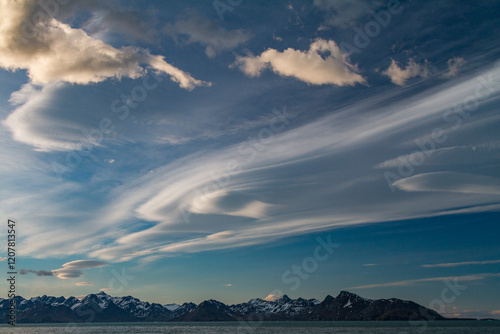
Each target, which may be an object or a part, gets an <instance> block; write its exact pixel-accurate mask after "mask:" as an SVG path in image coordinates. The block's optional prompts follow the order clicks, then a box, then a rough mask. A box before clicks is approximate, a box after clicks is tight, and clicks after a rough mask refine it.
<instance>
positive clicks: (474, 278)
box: [348, 273, 500, 289]
mask: <svg viewBox="0 0 500 334" xmlns="http://www.w3.org/2000/svg"><path fill="white" fill-rule="evenodd" d="M490 277H500V274H497V273H485V274H474V275H466V276H448V277H431V278H422V279H414V280H406V281H398V282H390V283H381V284H369V285H360V286H355V287H350V288H348V289H371V288H383V287H390V286H413V285H417V284H420V283H428V282H438V281H440V282H442V281H455V282H457V281H458V282H470V281H481V280H483V279H486V278H490Z"/></svg>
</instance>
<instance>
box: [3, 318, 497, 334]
mask: <svg viewBox="0 0 500 334" xmlns="http://www.w3.org/2000/svg"><path fill="white" fill-rule="evenodd" d="M0 333H23V334H42V333H44V334H45V333H51V334H91V333H92V334H93V333H96V334H97V333H99V334H112V333H113V334H126V333H134V334H142V333H144V334H146V333H147V334H149V333H169V334H192V333H200V334H226V333H227V334H229V333H236V334H251V333H254V334H299V333H300V334H326V333H329V334H330V333H335V334H337V333H339V334H341V333H342V334H354V333H364V334H476V333H477V334H479V333H485V334H488V333H500V321H434V322H429V323H424V322H415V323H409V322H402V321H389V322H375V321H369V322H366V321H363V322H359V321H353V322H344V321H336V322H263V323H257V322H255V323H247V322H245V323H244V322H241V323H237V322H235V323H232V322H211V323H171V322H170V323H89V324H78V325H67V324H18V325H17V326H16V327H15V328H14V327H12V326H6V325H4V326H0Z"/></svg>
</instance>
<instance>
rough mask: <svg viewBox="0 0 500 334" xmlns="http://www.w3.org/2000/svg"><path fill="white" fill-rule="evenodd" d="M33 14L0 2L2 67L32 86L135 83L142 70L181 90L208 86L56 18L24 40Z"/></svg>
mask: <svg viewBox="0 0 500 334" xmlns="http://www.w3.org/2000/svg"><path fill="white" fill-rule="evenodd" d="M35 10H36V2H35V1H9V0H2V1H1V2H0V11H1V12H2V13H3V16H4V18H3V19H2V21H1V22H0V67H1V68H4V69H8V70H17V69H26V70H27V71H28V76H29V77H30V79H31V82H32V83H34V84H47V83H50V82H55V81H63V82H69V83H75V84H89V83H95V82H101V81H104V80H106V79H108V78H118V79H120V78H122V77H129V78H138V77H140V76H143V75H144V74H145V72H146V70H145V68H144V67H143V66H142V65H141V64H146V65H148V66H150V67H152V68H153V69H155V70H158V71H161V72H165V73H167V74H169V75H170V76H171V78H172V80H173V81H175V82H177V83H179V86H180V87H182V88H186V89H193V88H194V87H196V86H201V85H206V84H207V83H205V82H203V81H200V80H196V79H194V78H193V77H191V76H190V75H189V74H188V73H185V72H183V71H181V70H179V69H178V68H175V67H174V66H172V65H170V64H168V63H166V62H165V61H164V60H163V57H162V56H155V55H150V54H149V52H148V51H146V50H141V49H139V48H136V47H122V48H121V49H116V48H114V47H113V46H111V45H109V44H106V43H104V42H103V41H101V40H97V39H94V38H93V37H91V36H89V35H88V34H87V33H86V32H85V31H83V30H81V29H74V28H71V27H70V26H69V25H67V24H64V23H62V22H59V21H57V20H56V19H54V18H52V19H51V20H50V21H47V22H44V21H40V22H38V23H37V24H36V25H35V26H33V27H31V28H30V30H29V31H30V33H29V34H28V32H27V31H28V29H27V28H26V27H27V25H26V24H27V23H26V22H32V21H33V19H32V17H33V15H34V14H35V13H37V12H36V11H35Z"/></svg>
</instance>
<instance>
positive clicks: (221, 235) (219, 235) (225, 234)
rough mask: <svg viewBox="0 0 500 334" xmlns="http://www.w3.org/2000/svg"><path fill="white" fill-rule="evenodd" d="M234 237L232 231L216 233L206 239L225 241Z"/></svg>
mask: <svg viewBox="0 0 500 334" xmlns="http://www.w3.org/2000/svg"><path fill="white" fill-rule="evenodd" d="M233 235H234V232H233V231H224V232H218V233H214V234H210V235H208V236H207V237H206V238H207V239H208V240H218V239H226V238H229V237H231V236H233Z"/></svg>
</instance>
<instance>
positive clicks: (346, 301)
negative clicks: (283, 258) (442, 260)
mask: <svg viewBox="0 0 500 334" xmlns="http://www.w3.org/2000/svg"><path fill="white" fill-rule="evenodd" d="M15 301H16V305H17V307H16V309H17V321H18V322H20V323H23V322H24V323H27V322H33V323H49V322H53V323H57V322H126V321H134V322H140V321H144V322H147V321H239V320H254V321H256V320H257V321H258V320H442V319H444V318H443V317H442V316H441V315H439V314H438V313H436V312H435V311H432V310H429V309H427V308H425V307H423V306H420V305H418V304H416V303H414V302H411V301H403V300H400V299H396V298H392V299H379V300H370V299H365V298H362V297H360V296H358V295H356V294H354V293H350V292H347V291H342V292H340V293H339V295H338V296H337V297H335V298H334V297H332V296H327V297H326V298H325V299H324V300H323V301H322V302H320V301H319V300H317V299H303V298H297V299H290V298H289V297H288V296H286V295H284V296H283V297H281V298H280V299H278V300H275V301H267V300H263V299H260V298H256V299H251V300H250V301H248V302H247V303H241V304H236V305H226V304H224V303H221V302H219V301H217V300H213V299H211V300H206V301H204V302H202V303H200V304H199V305H196V304H194V303H184V304H182V305H178V304H166V305H160V304H157V303H148V302H144V301H141V300H139V299H137V298H134V297H132V296H126V297H113V296H110V295H108V294H106V293H104V292H100V293H98V294H90V295H88V296H85V297H84V298H82V299H77V298H75V297H69V298H65V297H49V296H41V297H33V298H30V299H24V298H22V297H20V296H17V297H16V298H15ZM8 306H9V300H8V299H2V298H0V313H1V314H2V316H4V317H6V316H7V314H8V311H9V310H8Z"/></svg>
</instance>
